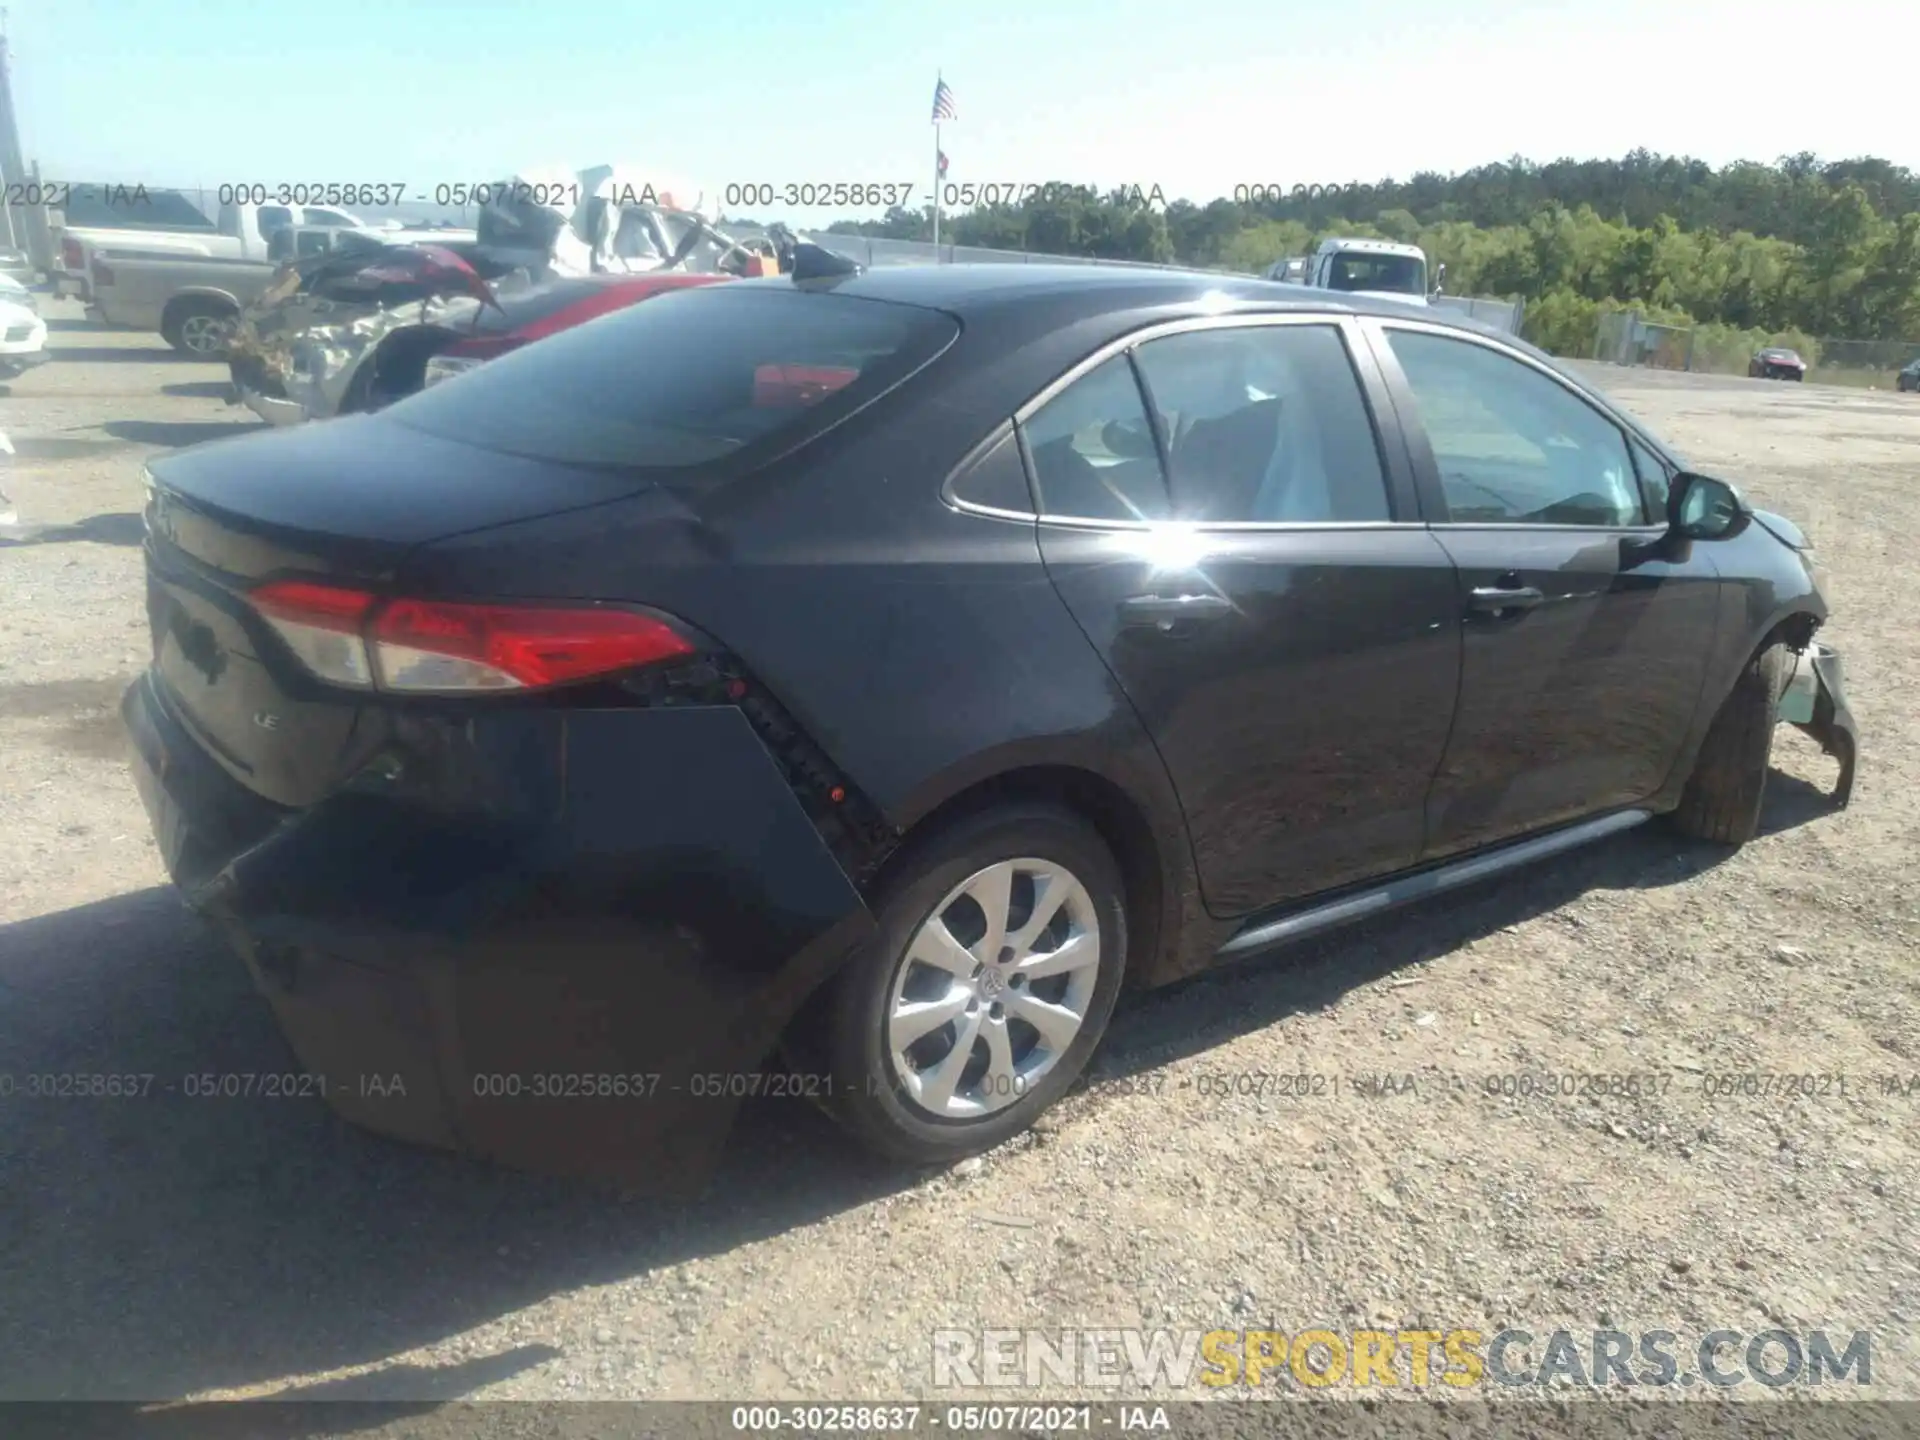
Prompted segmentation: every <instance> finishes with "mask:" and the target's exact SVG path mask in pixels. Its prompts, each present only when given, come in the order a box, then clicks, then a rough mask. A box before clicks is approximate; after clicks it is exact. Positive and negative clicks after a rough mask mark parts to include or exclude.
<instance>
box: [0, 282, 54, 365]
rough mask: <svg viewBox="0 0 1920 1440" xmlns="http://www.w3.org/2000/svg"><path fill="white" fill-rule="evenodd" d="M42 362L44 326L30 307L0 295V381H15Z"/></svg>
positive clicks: (44, 348)
mask: <svg viewBox="0 0 1920 1440" xmlns="http://www.w3.org/2000/svg"><path fill="white" fill-rule="evenodd" d="M28 298H29V299H31V297H28ZM46 360H47V322H46V321H44V320H42V319H41V318H40V316H39V314H38V313H37V312H36V311H35V309H34V307H33V306H32V305H31V304H20V303H17V302H15V301H14V300H13V299H11V298H10V297H9V296H8V295H7V294H6V293H4V292H0V381H5V380H13V379H16V378H18V377H19V376H21V375H24V374H25V373H26V372H27V371H28V370H31V369H32V368H33V367H34V366H36V365H43V364H45V363H46Z"/></svg>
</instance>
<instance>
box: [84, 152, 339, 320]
mask: <svg viewBox="0 0 1920 1440" xmlns="http://www.w3.org/2000/svg"><path fill="white" fill-rule="evenodd" d="M59 188H60V189H61V190H62V192H63V198H64V201H65V203H64V205H63V206H60V207H55V217H54V218H55V224H54V230H53V239H54V247H55V249H56V251H57V252H58V254H59V256H60V268H59V269H58V270H57V271H56V272H55V274H54V276H53V282H54V290H55V293H57V294H60V295H64V296H71V297H73V298H76V299H79V300H82V301H86V302H89V303H91V302H93V300H94V287H95V273H94V261H95V260H96V259H107V260H112V259H116V258H118V259H126V260H147V259H173V260H181V259H205V260H220V261H228V262H242V261H251V262H256V263H264V262H266V261H267V259H268V253H267V252H268V246H269V244H270V243H271V241H272V239H273V237H274V235H275V234H276V233H277V232H278V231H280V230H282V229H285V228H286V227H287V226H290V225H324V226H329V227H333V228H340V229H365V228H367V227H366V226H365V225H364V223H363V222H362V221H361V220H360V219H359V218H358V217H357V216H355V215H354V214H352V213H351V212H349V211H346V210H336V209H327V208H323V207H320V206H316V205H259V204H252V203H244V204H241V203H228V204H224V205H222V206H220V207H219V210H218V212H217V214H216V215H215V217H214V218H213V219H208V218H207V216H206V214H205V213H204V212H203V211H202V210H201V209H200V207H199V206H198V205H196V204H195V203H194V202H193V201H192V200H190V199H189V198H187V196H186V194H185V193H183V192H181V191H178V190H149V189H147V188H146V187H145V186H135V187H129V186H125V185H74V186H63V187H59ZM138 328H143V329H144V328H147V327H146V326H145V325H144V324H143V325H141V326H140V327H138Z"/></svg>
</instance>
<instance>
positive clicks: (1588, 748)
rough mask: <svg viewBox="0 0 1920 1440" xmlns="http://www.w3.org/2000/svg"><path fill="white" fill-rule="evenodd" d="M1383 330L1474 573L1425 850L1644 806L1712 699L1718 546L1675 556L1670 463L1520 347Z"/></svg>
mask: <svg viewBox="0 0 1920 1440" xmlns="http://www.w3.org/2000/svg"><path fill="white" fill-rule="evenodd" d="M1369 329H1370V333H1372V334H1373V335H1375V336H1376V337H1377V343H1378V349H1379V350H1380V351H1381V352H1382V354H1381V358H1382V364H1383V367H1384V369H1385V370H1386V372H1387V375H1388V379H1389V383H1390V385H1391V386H1392V388H1393V390H1394V392H1395V396H1396V400H1397V401H1398V402H1399V403H1400V404H1401V406H1402V408H1403V411H1404V412H1405V413H1403V414H1402V417H1401V418H1402V420H1403V422H1405V424H1406V430H1407V434H1408V437H1409V447H1410V449H1411V450H1412V452H1413V461H1414V468H1415V472H1416V475H1417V477H1418V478H1419V480H1420V483H1421V484H1422V486H1423V487H1424V488H1423V492H1422V493H1423V501H1424V503H1425V505H1426V509H1427V512H1428V513H1429V514H1431V515H1433V516H1434V517H1435V519H1436V522H1437V523H1436V524H1435V527H1434V533H1435V535H1436V536H1438V538H1439V540H1440V543H1441V544H1443V545H1444V546H1445V547H1446V549H1447V552H1448V553H1449V554H1450V555H1451V556H1452V557H1453V559H1454V562H1455V563H1456V565H1457V566H1458V567H1459V585H1460V593H1459V597H1458V606H1459V609H1458V614H1459V628H1460V632H1461V635H1462V636H1463V638H1464V642H1465V649H1464V655H1463V659H1462V665H1461V680H1460V706H1459V715H1458V717H1457V719H1456V720H1455V722H1454V729H1453V737H1452V740H1451V742H1450V743H1449V745H1448V747H1447V753H1446V759H1445V761H1444V763H1443V764H1442V765H1441V767H1440V772H1439V774H1438V776H1437V777H1436V778H1435V781H1434V786H1433V792H1432V794H1431V796H1430V798H1429V822H1428V839H1427V848H1426V858H1429V859H1437V858H1440V857H1442V856H1445V855H1449V854H1454V853H1457V852H1459V851H1462V850H1468V849H1472V848H1475V847H1478V846H1482V845H1488V844H1494V843H1497V842H1499V841H1501V840H1506V839H1509V838H1512V837H1514V836H1517V835H1520V834H1523V833H1525V832H1528V831H1532V830H1538V829H1543V828H1547V827H1549V826H1553V825H1556V824H1560V823H1563V822H1567V821H1572V820H1576V819H1579V818H1581V817H1582V816H1586V815H1592V814H1595V813H1597V812H1601V811H1606V810H1611V809H1616V808H1620V807H1625V806H1631V805H1633V804H1635V803H1637V802H1639V801H1641V800H1645V799H1646V798H1647V797H1649V796H1650V795H1652V794H1653V793H1654V792H1655V791H1656V790H1658V789H1659V788H1660V786H1661V785H1662V783H1663V782H1664V781H1665V780H1666V778H1667V774H1668V772H1669V770H1670V769H1671V768H1672V766H1673V764H1674V762H1675V760H1676V758H1677V756H1678V754H1679V751H1680V748H1681V745H1682V744H1683V743H1684V740H1685V737H1686V735H1687V732H1688V728H1689V726H1690V725H1691V723H1692V720H1693V715H1694V710H1695V707H1696V706H1697V705H1698V704H1699V701H1700V692H1701V682H1702V680H1703V678H1704V674H1705V670H1706V662H1707V659H1708V656H1709V655H1710V654H1711V652H1712V646H1713V634H1714V624H1715V614H1716V609H1717V590H1718V580H1719V577H1718V572H1717V571H1716V570H1715V569H1714V567H1713V564H1712V561H1711V560H1710V559H1709V558H1708V556H1707V553H1706V548H1707V547H1704V546H1695V547H1692V554H1691V556H1690V557H1689V558H1686V559H1682V560H1675V559H1671V558H1665V557H1666V552H1665V551H1664V549H1663V548H1662V547H1661V546H1660V543H1659V542H1660V537H1661V535H1662V534H1663V533H1664V530H1665V523H1664V500H1663V498H1662V497H1663V494H1664V487H1665V480H1666V477H1665V476H1664V475H1663V474H1660V473H1658V472H1657V471H1655V469H1654V467H1655V466H1656V465H1657V464H1658V462H1657V460H1656V459H1655V457H1653V455H1652V454H1651V452H1649V451H1648V450H1647V449H1646V447H1645V446H1643V445H1641V444H1640V443H1639V442H1638V441H1637V440H1635V439H1633V438H1632V437H1631V436H1630V435H1629V433H1628V432H1627V431H1626V430H1625V429H1623V428H1622V427H1621V426H1620V425H1619V424H1618V423H1617V422H1616V421H1615V420H1614V418H1613V417H1612V416H1610V415H1608V414H1606V413H1605V412H1604V411H1603V410H1601V409H1600V408H1598V407H1597V406H1595V405H1594V404H1592V403H1591V402H1589V401H1588V400H1587V399H1586V398H1585V397H1584V396H1582V395H1580V394H1579V393H1578V392H1577V391H1576V390H1575V389H1573V388H1572V387H1571V386H1569V385H1567V384H1565V383H1564V382H1562V381H1561V380H1560V379H1559V378H1557V377H1556V376H1554V375H1553V374H1552V373H1551V372H1550V371H1549V370H1548V369H1547V368H1545V367H1543V366H1537V365H1535V364H1533V363H1532V362H1531V361H1530V360H1528V359H1525V358H1523V357H1521V356H1520V355H1518V354H1517V353H1513V352H1509V351H1506V350H1504V349H1502V348H1498V347H1496V346H1494V345H1490V344H1485V343H1482V342H1480V341H1478V340H1475V339H1472V338H1469V337H1464V336H1461V335H1460V334H1459V333H1458V332H1453V333H1447V332H1445V331H1442V330H1439V329H1428V328H1422V327H1420V326H1419V325H1417V324H1415V323H1402V322H1398V321H1394V322H1381V323H1379V324H1378V325H1372V326H1370V327H1369Z"/></svg>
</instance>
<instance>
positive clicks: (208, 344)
mask: <svg viewBox="0 0 1920 1440" xmlns="http://www.w3.org/2000/svg"><path fill="white" fill-rule="evenodd" d="M232 329H233V322H232V321H230V320H224V319H222V318H221V317H219V316H218V315H189V316H188V317H187V318H186V319H185V320H182V321H181V322H180V344H181V345H182V346H183V347H185V349H186V350H187V353H189V354H191V355H217V354H219V353H220V351H222V350H224V349H225V348H226V345H227V336H228V334H229V333H230V332H231V331H232Z"/></svg>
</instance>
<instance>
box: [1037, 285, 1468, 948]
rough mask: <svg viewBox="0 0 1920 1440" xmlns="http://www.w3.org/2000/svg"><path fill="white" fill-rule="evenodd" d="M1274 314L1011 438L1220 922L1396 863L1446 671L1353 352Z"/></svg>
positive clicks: (1447, 648) (1346, 340)
mask: <svg viewBox="0 0 1920 1440" xmlns="http://www.w3.org/2000/svg"><path fill="white" fill-rule="evenodd" d="M1270 318H1272V319H1273V320H1274V321H1276V322H1279V323H1260V324H1250V323H1246V321H1245V320H1242V321H1240V322H1238V323H1235V324H1232V325H1221V324H1219V323H1217V322H1200V323H1198V324H1196V325H1194V326H1193V327H1191V328H1186V329H1183V330H1180V331H1178V332H1177V333H1171V334H1160V335H1158V336H1157V337H1156V338H1151V339H1147V340H1144V341H1143V342H1142V343H1140V344H1138V345H1137V346H1135V347H1134V348H1133V350H1132V352H1131V355H1128V354H1120V355H1116V356H1114V357H1112V358H1110V359H1108V360H1106V361H1104V362H1103V363H1101V364H1100V365H1098V366H1097V367H1096V368H1094V369H1092V370H1090V371H1088V372H1087V373H1085V374H1084V375H1082V376H1081V377H1079V378H1078V379H1077V380H1075V381H1074V382H1073V383H1072V384H1071V385H1069V386H1068V387H1067V388H1065V389H1064V390H1062V391H1061V392H1059V393H1058V394H1056V395H1055V396H1053V398H1051V399H1050V400H1048V401H1047V403H1046V404H1044V405H1043V406H1041V407H1040V408H1039V409H1038V410H1037V411H1035V412H1034V413H1032V414H1029V415H1026V416H1024V417H1023V419H1022V426H1021V433H1022V440H1023V443H1024V445H1025V448H1026V452H1027V454H1028V456H1029V457H1030V463H1031V465H1032V468H1033V478H1034V482H1035V490H1036V492H1037V495H1038V499H1039V507H1040V511H1041V522H1040V527H1039V534H1040V547H1041V553H1042V554H1043V555H1044V557H1045V559H1046V563H1047V567H1048V570H1049V572H1050V573H1051V575H1052V578H1053V580H1054V583H1055V585H1056V586H1057V587H1058V589H1059V591H1060V593H1061V595H1062V596H1063V598H1064V599H1065V601H1066V603H1067V605H1068V606H1069V608H1070V609H1071V610H1072V611H1073V614H1074V616H1075V617H1076V619H1077V620H1078V621H1079V623H1080V625H1081V627H1082V629H1084V630H1085V632H1086V634H1087V636H1088V637H1089V639H1091V640H1092V641H1093V643H1094V645H1095V646H1096V647H1097V648H1098V649H1099V650H1100V652H1101V654H1102V655H1103V656H1104V657H1105V659H1106V662H1107V665H1108V667H1109V668H1110V669H1111V671H1112V672H1113V674H1114V676H1115V678H1116V680H1117V682H1118V684H1119V686H1120V688H1121V689H1122V690H1123V691H1124V693H1125V695H1126V697H1127V699H1128V700H1129V701H1130V702H1131V703H1132V705H1133V707H1134V709H1135V710H1136V711H1137V712H1138V714H1139V715H1140V717H1141V719H1142V721H1143V723H1144V724H1145V725H1146V727H1147V729H1148V730H1149V732H1150V733H1151V734H1152V735H1153V737H1154V739H1155V741H1156V742H1157V744H1158V745H1159V748H1160V753H1161V755H1162V757H1163V758H1164V759H1165V761H1166V764H1167V767H1168V770H1169V772H1170V774H1171V775H1172V778H1173V782H1174V786H1175V788H1176V790H1177V791H1178V793H1179V796H1180V801H1181V804H1182V806H1183V808H1184V810H1185V813H1186V818H1187V825H1188V831H1189V834H1190V836H1191V838H1192V842H1193V849H1194V857H1195V861H1196V866H1197V869H1198V872H1199V875H1200V881H1201V887H1202V890H1203V893H1204V897H1205V899H1206V903H1207V905H1208V907H1209V909H1210V910H1212V911H1213V913H1215V914H1216V915H1220V916H1223V917H1226V916H1240V915H1245V914H1248V913H1250V912H1252V911H1255V910H1259V909H1262V908H1265V907H1268V906H1272V905H1277V904H1280V903H1283V902H1286V901H1289V900H1293V899H1298V898H1300V897H1302V896H1305V895H1309V894H1312V893H1314V892H1315V891H1319V890H1325V889H1328V888H1331V887H1335V886H1339V885H1343V884H1347V883H1349V882H1351V881H1355V880H1359V879H1363V878H1366V877H1369V876H1372V875H1376V874H1379V873H1382V872H1385V871H1390V870H1394V869H1398V868H1401V867H1403V866H1406V865H1410V864H1412V863H1414V862H1415V860H1416V859H1417V858H1418V855H1419V851H1420V847H1421V841H1422V838H1423V829H1424V806H1425V799H1426V793H1427V789H1428V786H1429V784H1430V782H1431V780H1432V777H1433V772H1434V769H1435V767H1436V766H1437V765H1438V763H1439V760H1440V757H1441V753H1442V751H1443V749H1444V747H1445V744H1446V737H1447V732H1448V727H1449V725H1450V723H1451V721H1452V718H1453V708H1454V698H1455V694H1456V690H1457V685H1458V675H1459V656H1460V643H1461V639H1460V630H1459V626H1458V625H1457V624H1456V623H1455V585H1454V576H1453V564H1452V561H1451V560H1450V559H1449V558H1448V556H1447V554H1446V552H1445V551H1444V550H1443V549H1442V548H1441V546H1440V545H1439V544H1438V542H1437V541H1436V540H1435V539H1434V538H1433V536H1432V535H1431V534H1430V533H1429V532H1428V530H1427V529H1426V528H1425V526H1424V525H1422V524H1421V523H1419V521H1418V518H1417V516H1416V515H1415V513H1414V507H1415V500H1414V493H1413V488H1412V476H1411V471H1410V468H1409V467H1408V466H1407V464H1406V459H1405V454H1404V448H1403V447H1402V446H1400V445H1399V444H1398V443H1397V441H1396V443H1394V444H1393V445H1391V446H1387V447H1383V446H1382V445H1381V443H1380V438H1379V435H1378V434H1377V432H1376V428H1375V424H1374V418H1373V416H1374V413H1375V412H1376V411H1378V412H1381V413H1384V414H1386V415H1388V416H1390V415H1391V413H1392V412H1391V409H1390V407H1389V406H1388V404H1387V402H1386V398H1385V393H1384V391H1383V390H1381V389H1380V384H1379V379H1378V376H1377V374H1376V372H1374V371H1373V369H1372V368H1371V366H1370V365H1369V364H1365V363H1363V365H1362V366H1361V367H1360V368H1358V369H1356V365H1355V363H1354V359H1353V354H1354V353H1355V351H1356V350H1357V351H1358V353H1361V354H1362V355H1363V356H1364V354H1365V345H1364V341H1363V340H1362V339H1361V338H1360V336H1359V332H1358V331H1357V330H1356V329H1354V328H1352V326H1351V323H1350V322H1340V321H1336V320H1334V319H1331V318H1329V317H1307V318H1306V319H1305V320H1304V321H1303V320H1301V319H1299V318H1298V317H1286V319H1285V321H1284V322H1281V317H1270ZM1362 376H1366V377H1368V379H1367V382H1366V383H1363V380H1362Z"/></svg>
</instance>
